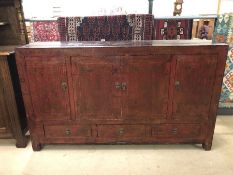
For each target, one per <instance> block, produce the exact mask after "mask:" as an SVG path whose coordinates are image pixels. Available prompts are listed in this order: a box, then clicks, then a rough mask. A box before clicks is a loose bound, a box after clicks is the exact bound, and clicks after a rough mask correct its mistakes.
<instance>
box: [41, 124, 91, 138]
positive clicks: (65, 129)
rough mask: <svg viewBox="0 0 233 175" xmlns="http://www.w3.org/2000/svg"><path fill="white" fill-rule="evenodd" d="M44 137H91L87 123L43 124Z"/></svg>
mask: <svg viewBox="0 0 233 175" xmlns="http://www.w3.org/2000/svg"><path fill="white" fill-rule="evenodd" d="M44 130H45V137H47V138H54V137H91V135H92V134H91V126H88V125H45V126H44Z"/></svg>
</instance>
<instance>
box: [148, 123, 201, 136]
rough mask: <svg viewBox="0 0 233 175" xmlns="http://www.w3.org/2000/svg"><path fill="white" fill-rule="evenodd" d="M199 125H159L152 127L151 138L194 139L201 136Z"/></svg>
mask: <svg viewBox="0 0 233 175" xmlns="http://www.w3.org/2000/svg"><path fill="white" fill-rule="evenodd" d="M201 128H202V125H200V124H161V125H158V126H155V127H152V136H157V137H163V138H167V137H176V138H177V137H179V138H195V137H198V136H200V135H201V134H202V131H201Z"/></svg>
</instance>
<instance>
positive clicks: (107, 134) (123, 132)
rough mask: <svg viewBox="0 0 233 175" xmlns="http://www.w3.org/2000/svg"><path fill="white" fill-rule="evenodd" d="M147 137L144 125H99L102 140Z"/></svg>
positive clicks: (99, 134)
mask: <svg viewBox="0 0 233 175" xmlns="http://www.w3.org/2000/svg"><path fill="white" fill-rule="evenodd" d="M145 135H146V127H145V126H144V125H99V126H98V137H102V138H143V137H145Z"/></svg>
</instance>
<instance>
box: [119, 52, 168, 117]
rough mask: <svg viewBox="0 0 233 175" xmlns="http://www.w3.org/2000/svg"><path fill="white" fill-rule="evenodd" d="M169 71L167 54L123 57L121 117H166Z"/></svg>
mask: <svg viewBox="0 0 233 175" xmlns="http://www.w3.org/2000/svg"><path fill="white" fill-rule="evenodd" d="M170 71H171V64H170V58H169V56H168V55H155V56H134V57H128V58H125V59H124V61H123V91H122V92H123V94H124V100H123V118H124V119H129V120H131V119H134V120H140V121H146V120H157V119H166V117H167V113H168V96H169V82H170ZM124 85H125V86H126V87H124Z"/></svg>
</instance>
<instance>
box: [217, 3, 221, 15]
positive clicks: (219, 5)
mask: <svg viewBox="0 0 233 175" xmlns="http://www.w3.org/2000/svg"><path fill="white" fill-rule="evenodd" d="M221 2H222V0H218V11H217V15H219V14H220V9H221Z"/></svg>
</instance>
